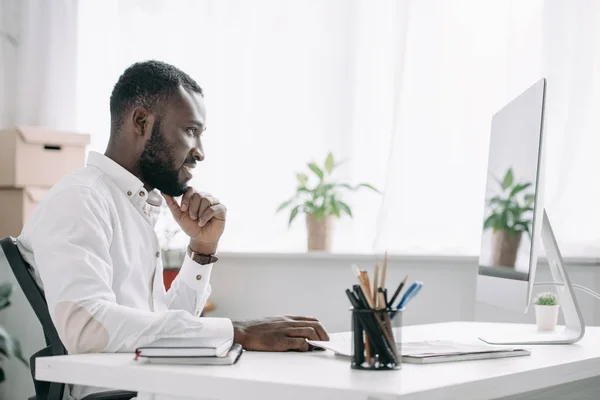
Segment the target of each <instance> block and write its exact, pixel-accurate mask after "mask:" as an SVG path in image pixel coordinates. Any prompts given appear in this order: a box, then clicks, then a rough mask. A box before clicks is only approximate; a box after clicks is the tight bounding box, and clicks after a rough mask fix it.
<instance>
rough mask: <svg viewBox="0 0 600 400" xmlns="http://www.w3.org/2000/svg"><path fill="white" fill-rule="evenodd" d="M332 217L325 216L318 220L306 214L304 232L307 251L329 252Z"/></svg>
mask: <svg viewBox="0 0 600 400" xmlns="http://www.w3.org/2000/svg"><path fill="white" fill-rule="evenodd" d="M332 229H333V217H331V216H330V215H327V216H325V217H323V218H321V219H318V218H317V217H316V216H314V215H313V214H306V231H307V247H308V251H330V250H331V235H332Z"/></svg>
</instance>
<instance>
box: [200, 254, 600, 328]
mask: <svg viewBox="0 0 600 400" xmlns="http://www.w3.org/2000/svg"><path fill="white" fill-rule="evenodd" d="M374 260H375V256H373V257H369V256H330V255H318V254H299V255H263V256H262V257H256V256H255V255H248V254H228V255H223V256H221V259H220V261H219V262H218V263H217V264H215V268H214V270H213V275H212V286H213V294H212V296H211V300H213V301H214V302H215V303H216V306H217V308H216V310H215V311H214V312H213V313H212V314H211V316H228V317H230V318H232V319H234V320H235V319H245V318H256V317H261V316H266V315H277V314H304V315H313V316H316V317H318V318H319V319H320V320H321V322H322V323H323V324H324V326H325V328H326V329H328V330H329V331H332V332H334V331H344V330H349V329H350V316H349V311H348V307H349V303H348V300H347V298H346V296H345V294H344V290H345V289H346V288H348V287H350V286H351V285H352V284H354V283H355V278H354V277H353V276H352V273H351V271H350V264H352V263H356V264H357V265H358V266H359V267H361V268H367V267H368V268H369V270H370V271H372V266H373V264H374ZM476 271H477V259H476V258H471V257H461V258H457V257H452V258H435V257H390V258H389V262H388V273H387V282H388V287H392V286H394V285H397V284H398V283H399V282H400V281H401V280H402V279H403V278H404V276H405V275H406V274H408V275H409V283H410V282H412V281H414V280H421V281H423V282H424V283H425V286H424V287H423V290H422V291H421V293H420V294H419V296H418V297H416V298H415V299H414V300H413V302H412V303H411V304H410V307H408V309H407V311H406V313H405V315H404V323H405V324H407V325H414V324H423V323H432V322H441V321H453V320H480V321H507V322H508V321H510V322H531V323H534V322H535V319H534V318H535V316H534V312H533V307H531V309H530V312H529V313H528V314H527V315H525V314H523V313H519V312H518V311H510V310H505V309H502V308H499V307H495V306H492V305H488V304H482V303H478V302H476V301H475V290H476V282H477V275H476V274H477V272H476ZM568 271H569V274H570V276H571V280H572V282H573V283H579V284H583V285H586V286H588V287H589V288H591V289H593V290H596V291H600V268H599V267H598V266H596V265H585V264H583V263H582V262H580V263H579V265H572V266H569V269H568ZM371 276H372V274H371ZM548 280H550V274H549V271H548V268H547V265H545V264H544V265H541V266H540V267H539V269H538V274H537V279H536V281H548ZM545 290H548V288H545ZM577 296H578V299H579V301H580V305H581V307H582V308H583V314H584V317H585V318H586V322H587V324H588V325H597V324H600V302H599V301H597V300H595V299H593V298H591V297H590V296H588V295H586V294H582V293H578V295H577Z"/></svg>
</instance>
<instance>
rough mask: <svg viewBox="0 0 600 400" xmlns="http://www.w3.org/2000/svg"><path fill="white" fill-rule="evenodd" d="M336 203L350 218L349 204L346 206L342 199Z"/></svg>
mask: <svg viewBox="0 0 600 400" xmlns="http://www.w3.org/2000/svg"><path fill="white" fill-rule="evenodd" d="M338 204H339V206H340V208H341V209H342V211H343V212H345V213H346V214H348V216H349V217H350V218H352V210H350V206H348V204H346V203H344V202H343V201H338Z"/></svg>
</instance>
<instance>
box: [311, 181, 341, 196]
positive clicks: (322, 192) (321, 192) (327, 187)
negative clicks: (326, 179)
mask: <svg viewBox="0 0 600 400" xmlns="http://www.w3.org/2000/svg"><path fill="white" fill-rule="evenodd" d="M335 186H336V185H335V183H326V184H321V185H318V186H317V187H316V188H315V190H314V193H315V195H316V196H326V195H327V194H328V193H329V192H330V191H331V189H333V188H335Z"/></svg>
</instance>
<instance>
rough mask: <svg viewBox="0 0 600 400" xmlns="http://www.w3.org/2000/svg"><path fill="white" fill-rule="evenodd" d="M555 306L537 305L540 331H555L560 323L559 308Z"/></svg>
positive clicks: (536, 312) (536, 320)
mask: <svg viewBox="0 0 600 400" xmlns="http://www.w3.org/2000/svg"><path fill="white" fill-rule="evenodd" d="M559 307H560V306H559V305H558V304H557V305H555V306H541V305H537V304H536V305H535V322H536V324H537V328H538V331H553V330H554V328H556V323H557V322H558V308H559Z"/></svg>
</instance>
